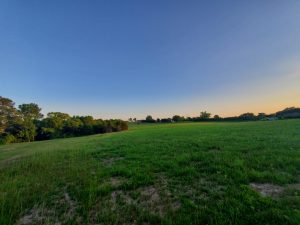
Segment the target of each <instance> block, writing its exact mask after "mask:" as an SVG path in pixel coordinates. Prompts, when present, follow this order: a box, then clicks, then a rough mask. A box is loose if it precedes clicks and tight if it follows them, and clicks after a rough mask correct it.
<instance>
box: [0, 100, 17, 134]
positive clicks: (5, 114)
mask: <svg viewBox="0 0 300 225" xmlns="http://www.w3.org/2000/svg"><path fill="white" fill-rule="evenodd" d="M18 119H20V115H19V113H18V111H17V109H16V108H15V103H14V102H13V101H12V100H11V99H9V98H4V97H2V96H0V134H1V133H4V131H5V129H6V128H8V127H9V125H10V124H12V123H13V122H14V121H15V120H18Z"/></svg>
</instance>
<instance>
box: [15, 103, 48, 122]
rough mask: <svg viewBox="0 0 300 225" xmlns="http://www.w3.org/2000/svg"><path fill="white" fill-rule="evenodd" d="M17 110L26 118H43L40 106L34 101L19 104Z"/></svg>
mask: <svg viewBox="0 0 300 225" xmlns="http://www.w3.org/2000/svg"><path fill="white" fill-rule="evenodd" d="M19 111H20V112H21V114H22V115H23V117H24V118H25V119H28V120H38V119H41V118H43V114H42V113H41V108H39V106H38V105H37V104H35V103H29V104H22V105H19Z"/></svg>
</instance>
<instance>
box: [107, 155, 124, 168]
mask: <svg viewBox="0 0 300 225" xmlns="http://www.w3.org/2000/svg"><path fill="white" fill-rule="evenodd" d="M123 159H124V157H114V158H107V159H102V164H103V165H104V166H109V167H111V166H112V165H113V164H114V163H115V162H116V161H120V160H123Z"/></svg>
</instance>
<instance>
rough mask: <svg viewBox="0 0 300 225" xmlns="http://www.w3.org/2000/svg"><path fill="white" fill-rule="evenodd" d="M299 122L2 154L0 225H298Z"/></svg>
mask: <svg viewBox="0 0 300 225" xmlns="http://www.w3.org/2000/svg"><path fill="white" fill-rule="evenodd" d="M299 183H300V120H285V121H266V122H244V123H225V122H224V123H223V122H219V123H180V124H162V125H133V126H132V127H131V128H130V130H129V131H126V132H121V133H113V134H105V135H93V136H86V137H79V138H69V139H57V140H51V141H43V142H34V143H21V144H12V145H5V146H0V224H3V225H4V224H5V225H9V224H56V225H59V224H166V225H167V224H185V225H187V224H251V225H252V224H264V225H265V224H300V211H299V209H300V196H299V194H300V190H299Z"/></svg>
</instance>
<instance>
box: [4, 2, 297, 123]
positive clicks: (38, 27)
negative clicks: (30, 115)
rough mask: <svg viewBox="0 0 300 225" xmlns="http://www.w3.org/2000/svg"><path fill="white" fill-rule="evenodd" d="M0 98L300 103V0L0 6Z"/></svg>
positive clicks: (184, 111) (147, 106) (236, 109)
mask: <svg viewBox="0 0 300 225" xmlns="http://www.w3.org/2000/svg"><path fill="white" fill-rule="evenodd" d="M0 95H2V96H5V97H9V98H11V99H13V100H14V101H15V102H16V104H21V103H29V102H35V103H37V104H39V105H40V106H41V107H42V108H43V113H47V112H49V111H62V112H67V113H70V114H72V115H74V114H75V115H93V116H95V117H102V118H123V119H127V118H128V117H137V118H144V117H145V116H146V115H147V114H151V115H152V116H153V117H167V116H172V115H174V114H180V115H184V116H197V115H199V112H200V111H203V110H207V111H209V112H212V113H213V114H219V115H221V116H230V115H239V114H241V113H243V112H254V113H258V112H267V113H269V112H275V111H278V110H280V109H283V108H285V107H287V106H298V107H299V106H300V1H298V0H287V1H282V0H264V1H261V0H257V1H254V0H253V1H230V0H228V1H225V0H224V1H222V0H220V1H174V0H170V1H161V0H151V1H140V0H136V1H131V0H128V1H124V0H119V1H115V0H109V1H96V0H90V1H84V0H81V1H77V0H69V1H67V0H63V1H61V0H51V1H40V0H26V1H22V0H18V1H15V0H2V1H1V3H0Z"/></svg>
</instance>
